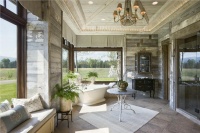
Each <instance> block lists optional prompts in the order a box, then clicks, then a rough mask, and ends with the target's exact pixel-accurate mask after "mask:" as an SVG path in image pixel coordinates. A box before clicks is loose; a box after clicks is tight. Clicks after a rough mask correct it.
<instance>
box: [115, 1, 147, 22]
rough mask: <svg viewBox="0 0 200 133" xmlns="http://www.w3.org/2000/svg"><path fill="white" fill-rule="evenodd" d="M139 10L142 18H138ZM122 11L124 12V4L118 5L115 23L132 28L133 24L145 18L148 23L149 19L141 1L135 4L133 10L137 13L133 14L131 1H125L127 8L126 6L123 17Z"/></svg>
mask: <svg viewBox="0 0 200 133" xmlns="http://www.w3.org/2000/svg"><path fill="white" fill-rule="evenodd" d="M138 9H140V11H141V12H140V14H141V16H142V17H138V15H137V13H138ZM121 10H122V4H121V3H119V4H118V5H117V10H115V11H114V12H113V16H114V22H119V21H120V22H121V24H122V25H123V26H130V25H133V24H136V22H137V20H142V19H143V18H145V19H146V21H147V23H148V17H147V14H146V11H145V9H144V7H143V6H142V3H141V2H140V0H135V2H134V4H133V10H134V11H135V12H134V13H133V12H132V7H131V0H125V6H124V14H123V15H121V14H120V13H121Z"/></svg>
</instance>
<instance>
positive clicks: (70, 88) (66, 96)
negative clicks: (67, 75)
mask: <svg viewBox="0 0 200 133" xmlns="http://www.w3.org/2000/svg"><path fill="white" fill-rule="evenodd" d="M54 88H55V90H56V91H55V94H54V96H53V98H58V97H59V98H60V110H61V111H63V112H65V111H69V110H71V109H72V102H74V101H75V100H76V98H77V97H78V96H79V90H80V89H79V87H78V86H77V85H75V84H74V83H69V82H67V83H65V84H63V85H62V86H61V85H59V84H56V85H55V87H54Z"/></svg>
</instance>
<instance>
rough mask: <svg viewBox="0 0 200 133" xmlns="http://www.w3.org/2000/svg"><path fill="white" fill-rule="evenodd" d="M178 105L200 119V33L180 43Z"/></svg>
mask: <svg viewBox="0 0 200 133" xmlns="http://www.w3.org/2000/svg"><path fill="white" fill-rule="evenodd" d="M178 50H179V65H178V69H179V74H178V77H179V82H178V90H177V96H178V97H177V107H178V108H179V109H181V110H183V111H184V112H186V113H187V114H189V115H192V116H194V117H196V118H197V119H200V33H199V32H198V33H197V34H196V35H194V36H192V37H189V38H185V39H183V40H182V43H180V44H179V45H178Z"/></svg>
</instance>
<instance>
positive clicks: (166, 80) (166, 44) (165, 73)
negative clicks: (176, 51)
mask: <svg viewBox="0 0 200 133" xmlns="http://www.w3.org/2000/svg"><path fill="white" fill-rule="evenodd" d="M162 52H163V53H162V54H163V56H162V61H163V62H162V65H163V70H162V71H163V80H164V99H166V100H169V82H170V81H169V75H170V71H169V68H170V66H169V61H170V57H169V55H170V54H169V40H166V41H165V42H163V43H162Z"/></svg>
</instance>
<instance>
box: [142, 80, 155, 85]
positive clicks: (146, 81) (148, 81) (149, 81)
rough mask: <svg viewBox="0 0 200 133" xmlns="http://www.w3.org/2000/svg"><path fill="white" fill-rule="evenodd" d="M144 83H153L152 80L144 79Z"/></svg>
mask: <svg viewBox="0 0 200 133" xmlns="http://www.w3.org/2000/svg"><path fill="white" fill-rule="evenodd" d="M144 84H153V80H145V81H144Z"/></svg>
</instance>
